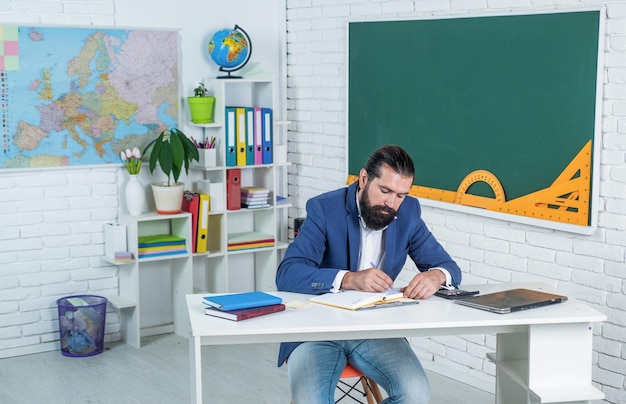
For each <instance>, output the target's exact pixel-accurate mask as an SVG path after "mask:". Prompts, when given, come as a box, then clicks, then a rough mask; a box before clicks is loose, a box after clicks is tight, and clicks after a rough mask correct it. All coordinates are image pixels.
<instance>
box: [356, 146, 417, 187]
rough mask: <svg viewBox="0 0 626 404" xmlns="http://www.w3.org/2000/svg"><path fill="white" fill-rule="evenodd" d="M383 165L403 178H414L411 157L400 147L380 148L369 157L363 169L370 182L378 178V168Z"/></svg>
mask: <svg viewBox="0 0 626 404" xmlns="http://www.w3.org/2000/svg"><path fill="white" fill-rule="evenodd" d="M383 164H386V165H388V166H389V167H390V168H391V169H392V170H393V171H394V172H396V173H398V174H400V175H401V176H403V177H414V176H415V168H414V166H413V159H411V156H409V154H408V153H407V152H406V151H405V150H404V149H403V148H401V147H400V146H396V145H385V146H381V147H379V148H378V149H376V150H375V151H374V152H373V153H372V154H371V155H370V156H369V158H368V159H367V162H366V163H365V167H364V168H365V171H367V175H368V177H370V180H371V179H373V178H380V176H381V170H380V168H381V167H382V166H383Z"/></svg>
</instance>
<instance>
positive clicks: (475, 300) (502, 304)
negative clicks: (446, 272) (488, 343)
mask: <svg viewBox="0 0 626 404" xmlns="http://www.w3.org/2000/svg"><path fill="white" fill-rule="evenodd" d="M566 300H567V296H562V295H555V294H552V293H546V292H540V291H537V290H530V289H510V290H505V291H502V292H496V293H488V294H485V295H478V296H472V297H468V298H464V299H459V300H456V301H455V302H456V303H457V304H462V305H464V306H469V307H474V308H476V309H481V310H487V311H490V312H493V313H500V314H504V313H512V312H514V311H521V310H528V309H534V308H537V307H542V306H547V305H549V304H555V303H561V302H564V301H566Z"/></svg>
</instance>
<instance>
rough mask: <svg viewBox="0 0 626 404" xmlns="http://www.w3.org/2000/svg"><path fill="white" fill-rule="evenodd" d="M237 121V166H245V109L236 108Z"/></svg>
mask: <svg viewBox="0 0 626 404" xmlns="http://www.w3.org/2000/svg"><path fill="white" fill-rule="evenodd" d="M235 115H236V119H237V165H238V166H245V165H246V132H247V126H246V109H245V108H239V107H238V108H237V109H236V110H235Z"/></svg>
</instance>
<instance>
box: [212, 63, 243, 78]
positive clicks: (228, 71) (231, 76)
mask: <svg viewBox="0 0 626 404" xmlns="http://www.w3.org/2000/svg"><path fill="white" fill-rule="evenodd" d="M244 64H245V63H244ZM241 67H243V65H242V66H241ZM241 67H238V68H237V69H231V70H226V69H224V68H223V67H220V68H219V71H220V72H226V73H228V76H217V78H218V79H242V78H243V77H242V76H233V75H232V74H231V73H232V72H234V71H237V70H239V69H241Z"/></svg>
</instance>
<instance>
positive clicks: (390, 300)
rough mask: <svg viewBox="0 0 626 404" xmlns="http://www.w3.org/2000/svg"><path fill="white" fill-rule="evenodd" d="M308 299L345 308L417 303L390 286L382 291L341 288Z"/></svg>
mask: <svg viewBox="0 0 626 404" xmlns="http://www.w3.org/2000/svg"><path fill="white" fill-rule="evenodd" d="M309 301H310V302H312V303H318V304H325V305H327V306H333V307H338V308H341V309H346V310H364V309H373V308H383V307H393V306H401V305H405V304H417V303H419V302H418V301H417V300H414V299H409V298H405V297H404V295H403V294H402V292H400V291H398V290H396V289H392V288H391V289H388V290H386V291H384V292H362V291H359V290H343V291H341V292H338V293H325V294H323V295H318V296H314V297H312V298H310V299H309Z"/></svg>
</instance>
